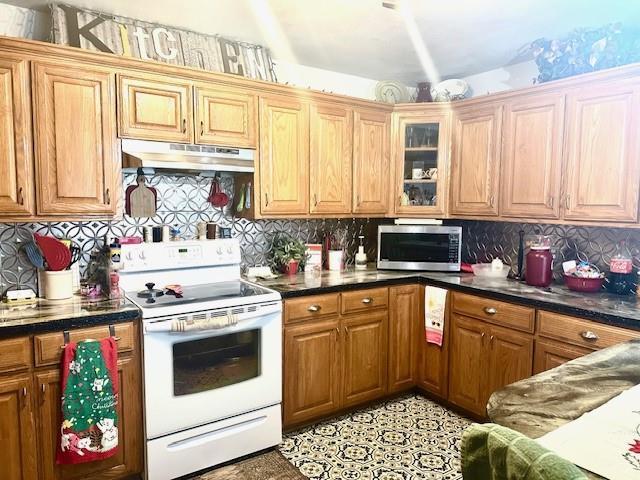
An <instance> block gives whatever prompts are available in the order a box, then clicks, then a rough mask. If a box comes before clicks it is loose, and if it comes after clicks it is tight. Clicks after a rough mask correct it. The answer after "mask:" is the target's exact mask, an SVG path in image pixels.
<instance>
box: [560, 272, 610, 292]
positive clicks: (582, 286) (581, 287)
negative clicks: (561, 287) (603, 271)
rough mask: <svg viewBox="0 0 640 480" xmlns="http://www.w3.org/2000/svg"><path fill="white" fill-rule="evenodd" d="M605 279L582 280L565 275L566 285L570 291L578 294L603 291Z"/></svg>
mask: <svg viewBox="0 0 640 480" xmlns="http://www.w3.org/2000/svg"><path fill="white" fill-rule="evenodd" d="M603 281H604V278H581V277H575V276H573V275H565V276H564V283H565V284H566V285H567V288H568V289H569V290H575V291H576V292H599V291H600V290H602V282H603Z"/></svg>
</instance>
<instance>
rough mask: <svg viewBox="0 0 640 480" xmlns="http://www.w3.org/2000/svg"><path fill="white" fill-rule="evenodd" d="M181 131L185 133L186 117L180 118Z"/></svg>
mask: <svg viewBox="0 0 640 480" xmlns="http://www.w3.org/2000/svg"><path fill="white" fill-rule="evenodd" d="M182 133H187V119H186V118H183V119H182Z"/></svg>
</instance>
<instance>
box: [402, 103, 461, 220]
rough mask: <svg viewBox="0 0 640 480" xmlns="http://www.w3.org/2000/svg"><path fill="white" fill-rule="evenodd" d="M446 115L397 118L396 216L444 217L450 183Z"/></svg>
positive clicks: (447, 120) (447, 119)
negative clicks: (448, 184)
mask: <svg viewBox="0 0 640 480" xmlns="http://www.w3.org/2000/svg"><path fill="white" fill-rule="evenodd" d="M449 118H450V116H449V113H446V112H443V113H439V114H438V113H435V112H434V114H433V115H431V116H429V115H421V116H415V115H402V114H399V115H396V116H395V119H394V130H397V131H396V134H395V135H396V138H395V149H394V151H395V152H396V159H395V165H396V179H397V180H396V183H397V185H396V189H395V190H394V193H395V194H396V195H395V197H396V198H395V199H394V200H393V204H394V209H393V210H394V212H395V213H396V214H398V215H409V216H414V215H427V216H441V215H444V214H445V210H446V204H447V202H446V199H447V190H448V189H447V188H446V187H447V183H448V181H449V174H448V173H449V172H448V164H449V159H448V156H449V151H448V150H449Z"/></svg>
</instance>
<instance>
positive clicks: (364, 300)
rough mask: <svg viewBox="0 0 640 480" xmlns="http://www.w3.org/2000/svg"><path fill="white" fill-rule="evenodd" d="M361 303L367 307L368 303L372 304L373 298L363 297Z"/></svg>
mask: <svg viewBox="0 0 640 480" xmlns="http://www.w3.org/2000/svg"><path fill="white" fill-rule="evenodd" d="M362 303H364V304H365V305H369V304H370V303H373V298H371V297H365V298H363V299H362Z"/></svg>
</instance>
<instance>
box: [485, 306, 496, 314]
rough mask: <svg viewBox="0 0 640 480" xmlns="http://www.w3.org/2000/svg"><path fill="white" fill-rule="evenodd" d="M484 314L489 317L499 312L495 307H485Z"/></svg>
mask: <svg viewBox="0 0 640 480" xmlns="http://www.w3.org/2000/svg"><path fill="white" fill-rule="evenodd" d="M484 313H486V314H487V315H495V314H496V313H498V310H497V309H496V308H494V307H484Z"/></svg>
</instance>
